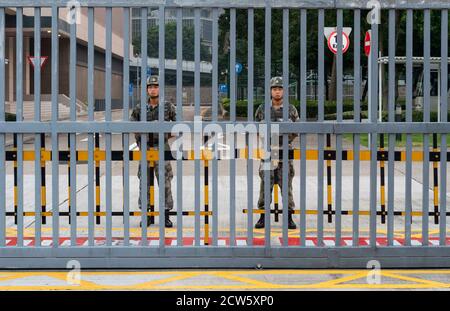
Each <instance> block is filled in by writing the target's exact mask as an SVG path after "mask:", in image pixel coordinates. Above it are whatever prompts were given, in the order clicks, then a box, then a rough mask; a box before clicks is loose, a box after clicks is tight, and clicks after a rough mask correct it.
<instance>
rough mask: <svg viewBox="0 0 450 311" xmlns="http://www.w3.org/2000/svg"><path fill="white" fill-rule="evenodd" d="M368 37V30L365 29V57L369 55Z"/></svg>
mask: <svg viewBox="0 0 450 311" xmlns="http://www.w3.org/2000/svg"><path fill="white" fill-rule="evenodd" d="M370 39H371V37H370V31H367V32H366V36H365V37H364V53H366V56H367V57H369V55H370Z"/></svg>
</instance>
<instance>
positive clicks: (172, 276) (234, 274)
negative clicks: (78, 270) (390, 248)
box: [0, 269, 450, 290]
mask: <svg viewBox="0 0 450 311" xmlns="http://www.w3.org/2000/svg"><path fill="white" fill-rule="evenodd" d="M368 272H369V271H368V270H326V269H323V270H262V271H253V270H250V271H245V270H233V271H200V272H198V271H181V272H179V271H177V272H172V271H156V272H154V271H142V272H141V271H114V272H111V271H86V272H82V275H102V274H108V275H167V276H169V277H167V278H164V279H160V280H153V281H149V282H144V283H137V284H133V285H99V284H96V283H95V282H89V281H84V280H81V282H80V285H79V286H74V285H67V286H51V285H50V286H0V289H1V290H82V289H87V290H102V289H106V290H107V289H185V290H186V289H308V288H311V289H345V288H348V289H350V288H354V289H357V288H361V289H363V288H366V289H383V288H386V289H387V288H391V289H395V288H398V289H402V288H403V289H417V288H429V289H431V288H450V284H447V283H441V282H435V281H429V280H423V279H418V278H415V277H410V276H404V275H396V273H407V272H408V273H420V272H424V273H433V272H434V273H450V270H387V271H382V275H384V276H387V277H391V278H394V279H395V278H397V279H401V280H405V281H411V282H414V283H415V284H342V283H343V282H349V281H352V280H356V279H358V278H363V277H365V276H367V274H368ZM6 274H8V273H6ZM242 274H253V275H256V274H261V275H267V274H286V275H292V274H303V275H314V274H326V275H332V274H347V275H346V276H344V277H341V278H338V279H335V280H330V281H325V282H318V283H311V284H301V285H300V284H292V285H284V284H276V283H270V282H264V281H259V280H255V279H252V278H249V277H244V276H242ZM36 275H41V276H50V277H53V278H55V279H60V280H64V281H65V280H66V278H67V272H54V271H51V272H19V273H17V272H11V273H10V275H7V276H6V277H3V278H2V279H0V281H3V280H7V279H15V278H21V277H27V276H36ZM201 275H213V276H217V277H220V278H225V279H229V280H233V281H237V282H241V283H245V284H242V285H214V284H211V285H192V286H189V285H188V286H186V285H173V286H170V285H164V284H166V283H168V282H173V281H180V280H184V279H188V278H191V277H194V276H201Z"/></svg>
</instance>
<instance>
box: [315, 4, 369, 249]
mask: <svg viewBox="0 0 450 311" xmlns="http://www.w3.org/2000/svg"><path fill="white" fill-rule="evenodd" d="M353 19H354V20H353V24H354V28H355V30H354V32H353V34H354V35H353V36H354V38H353V40H354V41H355V42H354V49H353V55H354V59H353V72H354V73H353V75H354V84H353V111H354V113H353V120H354V122H355V123H357V122H361V115H360V113H361V107H360V105H361V69H360V66H361V11H360V10H355V11H354V13H353ZM359 149H360V135H359V134H354V135H353V224H352V225H353V234H352V245H353V246H358V245H359V214H358V212H359V172H360V163H359ZM322 162H323V161H321V162H320V163H322Z"/></svg>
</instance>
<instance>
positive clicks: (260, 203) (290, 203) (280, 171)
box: [258, 161, 295, 210]
mask: <svg viewBox="0 0 450 311" xmlns="http://www.w3.org/2000/svg"><path fill="white" fill-rule="evenodd" d="M288 163H289V167H288V208H289V210H293V209H294V208H295V203H294V195H293V192H292V180H293V179H294V175H295V171H294V164H293V162H292V161H288ZM261 166H262V164H260V166H259V177H260V178H261V184H260V188H259V199H258V208H259V209H264V175H265V170H263V169H262V168H261ZM269 172H270V203H272V189H273V185H274V184H275V177H276V178H277V181H278V185H279V186H280V189H281V190H282V189H283V165H282V162H281V161H280V162H279V163H278V166H277V167H276V168H275V169H273V170H269ZM281 193H282V192H281ZM280 197H281V198H282V196H280Z"/></svg>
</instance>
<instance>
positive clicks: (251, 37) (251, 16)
mask: <svg viewBox="0 0 450 311" xmlns="http://www.w3.org/2000/svg"><path fill="white" fill-rule="evenodd" d="M247 27H248V29H247V32H248V42H247V62H248V73H247V76H248V79H247V98H248V101H247V104H248V107H247V109H248V113H247V116H248V122H253V121H254V117H253V115H254V111H253V104H254V102H253V85H254V61H253V57H254V50H253V45H254V41H255V11H254V9H249V10H248V16H247ZM246 137H247V148H248V159H247V209H248V211H249V212H248V214H247V228H248V229H247V244H248V245H250V246H251V245H253V212H252V211H253V181H254V179H253V160H252V159H253V157H254V155H253V149H254V148H255V147H258V144H256V146H254V145H253V142H254V138H255V137H257V136H256V135H255V134H252V133H248V134H246ZM213 176H215V175H213Z"/></svg>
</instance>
